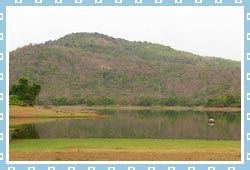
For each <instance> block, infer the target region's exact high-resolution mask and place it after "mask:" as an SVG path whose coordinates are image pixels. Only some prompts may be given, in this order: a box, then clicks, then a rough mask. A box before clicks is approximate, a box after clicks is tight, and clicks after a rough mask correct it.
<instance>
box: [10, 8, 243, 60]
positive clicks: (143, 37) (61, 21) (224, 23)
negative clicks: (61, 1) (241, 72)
mask: <svg viewBox="0 0 250 170" xmlns="http://www.w3.org/2000/svg"><path fill="white" fill-rule="evenodd" d="M243 16H244V13H243V8H242V7H163V6H160V7H131V6H130V7H117V6H116V7H104V6H103V7H7V30H8V34H7V36H8V40H9V42H8V46H9V50H10V51H12V50H15V49H17V48H19V47H22V46H25V45H28V44H30V43H32V44H37V43H43V42H46V41H48V40H55V39H58V38H60V37H63V36H65V35H67V34H70V33H74V32H98V33H102V34H106V35H109V36H112V37H115V38H123V39H126V40H130V41H148V42H152V43H159V44H163V45H167V46H171V47H172V48H174V49H177V50H182V51H187V52H191V53H194V54H199V55H202V56H215V57H222V58H227V59H231V60H237V61H240V60H241V55H242V48H243V41H242V39H243V24H244V21H243V18H244V17H243Z"/></svg>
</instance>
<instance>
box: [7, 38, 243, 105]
mask: <svg viewBox="0 0 250 170" xmlns="http://www.w3.org/2000/svg"><path fill="white" fill-rule="evenodd" d="M9 58H10V61H9V64H10V86H11V85H12V84H13V83H17V82H18V80H19V78H22V77H24V78H27V79H28V80H29V81H30V82H34V83H36V84H39V85H41V87H42V90H41V93H40V96H39V101H38V102H39V103H40V104H126V105H133V104H141V103H143V102H146V104H147V102H148V103H150V104H159V103H164V102H165V104H167V103H168V102H170V103H171V102H174V103H172V104H176V103H177V104H184V105H185V104H187V105H190V104H205V103H206V102H207V100H208V99H209V98H216V97H220V96H225V95H233V96H239V95H240V87H241V85H240V84H241V82H240V70H241V69H240V62H236V61H231V60H226V59H221V58H215V57H202V56H198V55H195V54H191V53H188V52H183V51H178V50H175V49H172V48H171V47H169V46H164V45H160V44H153V43H149V42H131V41H127V40H124V39H116V38H112V37H109V36H106V35H103V34H99V33H72V34H69V35H66V36H65V37H62V38H60V39H58V40H55V41H48V42H45V43H43V44H38V45H27V46H25V47H22V48H19V49H17V50H15V51H12V52H10V57H9Z"/></svg>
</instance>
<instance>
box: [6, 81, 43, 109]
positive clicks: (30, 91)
mask: <svg viewBox="0 0 250 170" xmlns="http://www.w3.org/2000/svg"><path fill="white" fill-rule="evenodd" d="M40 91H41V86H40V85H37V84H32V85H29V81H28V80H27V79H26V78H20V79H19V82H18V84H13V85H12V86H11V91H10V99H11V100H10V104H13V105H30V106H33V105H34V104H35V101H36V98H37V97H38V95H39V93H40ZM20 103H21V104H20Z"/></svg>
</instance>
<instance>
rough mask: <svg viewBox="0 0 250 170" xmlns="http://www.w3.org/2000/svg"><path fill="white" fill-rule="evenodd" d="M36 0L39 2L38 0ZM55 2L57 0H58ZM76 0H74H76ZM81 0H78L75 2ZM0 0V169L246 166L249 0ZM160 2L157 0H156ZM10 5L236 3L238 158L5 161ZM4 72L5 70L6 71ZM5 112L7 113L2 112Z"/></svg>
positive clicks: (230, 169) (233, 169) (249, 160)
mask: <svg viewBox="0 0 250 170" xmlns="http://www.w3.org/2000/svg"><path fill="white" fill-rule="evenodd" d="M38 2H39V3H38ZM58 2H59V3H58ZM77 2H78V3H77ZM79 2H81V3H79ZM139 2H140V3H138V0H121V1H119V3H117V0H83V1H76V0H41V1H40V0H39V1H38V0H0V35H1V36H0V38H1V39H0V56H1V58H0V74H1V77H2V79H1V80H0V115H1V118H0V134H1V140H0V169H1V170H28V169H30V170H31V169H32V170H37V169H39V170H42V169H43V170H67V169H74V170H82V169H83V170H108V169H112V170H147V169H151V170H152V169H154V170H199V169H204V170H205V169H208V170H209V169H210V170H212V169H214V170H245V169H250V140H249V134H250V122H249V121H250V118H249V116H248V115H250V104H249V103H250V80H249V78H247V77H248V76H247V75H249V73H250V60H249V58H250V57H249V53H250V38H249V35H250V1H249V0H160V1H158V0H139ZM159 2H160V3H159ZM11 6H240V7H242V8H243V9H244V47H243V48H244V54H242V55H244V59H242V61H241V62H242V64H241V67H242V69H241V70H242V71H241V74H242V75H241V77H242V79H241V80H242V81H241V83H242V86H241V87H242V92H241V94H242V97H241V98H242V111H241V113H242V114H243V120H242V121H241V122H242V123H243V124H244V127H243V129H242V131H241V133H242V138H241V139H242V140H241V143H242V145H243V146H244V147H243V149H242V150H241V151H242V152H241V161H233V162H229V161H225V162H214V161H213V162H211V161H206V162H199V161H198V162H195V161H194V162H193V161H191V162H188V161H186V162H178V161H172V162H170V161H162V162H160V161H157V162H143V161H141V162H140V161H127V162H119V161H117V162H109V161H107V162H105V161H102V162H101V161H97V162H94V161H89V162H77V161H75V162H45V161H40V162H28V161H16V162H14V161H9V153H7V151H8V149H6V148H8V147H9V136H8V124H9V123H8V122H7V116H8V111H9V108H8V100H6V99H8V93H9V87H8V86H7V85H8V81H9V78H8V76H6V75H8V70H9V66H8V65H7V63H8V51H7V48H6V47H7V45H6V42H7V40H6V38H7V36H6V35H7V29H6V28H7V20H6V18H7V17H6V9H7V8H8V7H11ZM6 73H7V74H6ZM6 115H7V116H6Z"/></svg>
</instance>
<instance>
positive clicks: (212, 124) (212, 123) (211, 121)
mask: <svg viewBox="0 0 250 170" xmlns="http://www.w3.org/2000/svg"><path fill="white" fill-rule="evenodd" d="M208 124H209V126H214V124H215V120H214V119H212V118H210V119H209V120H208Z"/></svg>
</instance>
